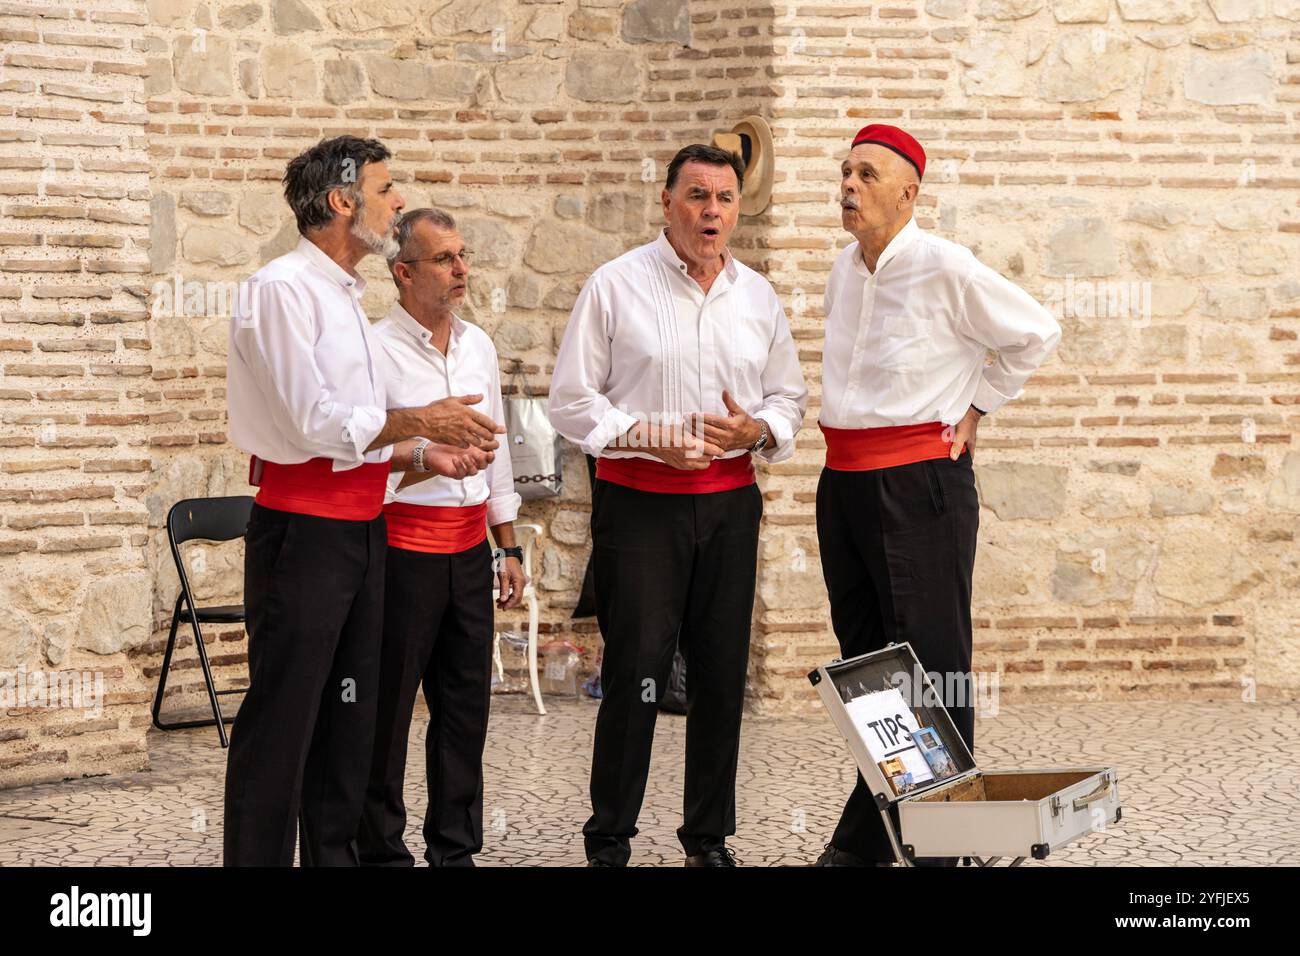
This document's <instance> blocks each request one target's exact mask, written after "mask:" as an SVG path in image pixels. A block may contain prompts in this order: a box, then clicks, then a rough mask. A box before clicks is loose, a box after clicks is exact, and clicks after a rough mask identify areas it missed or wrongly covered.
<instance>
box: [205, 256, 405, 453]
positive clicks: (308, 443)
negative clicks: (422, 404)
mask: <svg viewBox="0 0 1300 956" xmlns="http://www.w3.org/2000/svg"><path fill="white" fill-rule="evenodd" d="M365 287H366V281H365V279H362V278H361V277H360V276H357V275H353V274H352V273H350V272H348V271H347V270H346V269H344V268H343V267H342V266H340V265H339V264H338V263H337V262H335V261H334V260H333V259H331V258H330V257H329V256H327V255H326V254H325V253H324V252H322V251H321V250H320V248H319V247H318V246H317V245H316V244H315V243H313V242H310V241H309V240H307V239H300V240H299V241H298V245H297V247H296V248H295V249H294V250H293V251H292V252H288V253H286V254H285V255H282V256H280V257H279V258H278V259H273V260H271V261H270V262H268V263H267V264H266V265H264V266H263V267H262V268H261V269H259V270H258V271H257V272H255V273H254V274H253V276H252V277H251V278H250V279H248V280H247V282H246V283H245V284H244V285H243V287H242V288H241V290H240V293H239V295H238V296H237V297H236V302H235V305H234V307H233V308H232V310H231V312H232V315H231V320H230V350H229V355H228V357H227V361H226V402H227V404H228V406H229V411H230V438H231V441H233V442H234V443H235V445H236V446H237V447H239V448H241V449H242V450H244V451H246V452H248V453H250V454H253V455H256V456H257V457H258V458H260V459H262V460H263V461H270V462H275V463H276V464H280V465H297V464H301V463H302V462H305V461H309V460H311V459H312V458H332V459H333V460H334V470H335V471H346V470H348V469H350V468H356V467H357V466H359V465H360V464H361V463H362V462H363V461H366V462H375V463H377V462H383V461H388V460H389V458H391V457H392V454H393V448H392V446H391V445H385V446H384V447H383V448H376V449H375V450H374V451H371V452H367V451H366V447H367V446H368V445H369V444H370V443H371V442H372V441H374V440H375V438H376V437H377V436H378V435H379V433H380V432H381V431H382V430H383V428H384V421H385V418H386V417H387V411H386V409H387V407H388V403H387V398H386V393H385V388H384V377H383V372H382V369H381V368H378V367H376V364H375V351H376V343H375V341H374V339H373V333H372V332H371V329H370V320H369V319H367V318H366V315H365V313H364V312H362V311H361V293H362V292H363V291H364V290H365Z"/></svg>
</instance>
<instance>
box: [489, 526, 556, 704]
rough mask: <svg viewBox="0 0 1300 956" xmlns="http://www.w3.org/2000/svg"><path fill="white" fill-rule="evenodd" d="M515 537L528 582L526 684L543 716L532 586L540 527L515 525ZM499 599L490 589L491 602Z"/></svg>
mask: <svg viewBox="0 0 1300 956" xmlns="http://www.w3.org/2000/svg"><path fill="white" fill-rule="evenodd" d="M525 531H526V532H528V534H521V532H525ZM515 535H516V536H517V537H522V538H523V549H524V560H523V565H524V579H525V580H526V581H527V582H528V583H527V584H525V585H524V594H523V604H524V606H526V607H527V608H528V684H529V686H530V687H531V688H532V691H533V701H534V702H535V703H536V704H537V713H539V714H542V715H545V714H546V705H545V704H543V703H542V686H541V684H540V682H539V681H538V679H537V616H538V612H537V588H536V586H535V585H534V584H533V549H534V546H535V545H536V543H537V540H538V539H539V538H540V537H541V536H542V527H541V525H536V524H516V525H515ZM500 597H501V589H500V588H495V587H494V588H493V589H492V600H493V601H496V600H498V599H499V598H500ZM494 657H496V659H497V660H500V651H499V649H497V653H496V654H494Z"/></svg>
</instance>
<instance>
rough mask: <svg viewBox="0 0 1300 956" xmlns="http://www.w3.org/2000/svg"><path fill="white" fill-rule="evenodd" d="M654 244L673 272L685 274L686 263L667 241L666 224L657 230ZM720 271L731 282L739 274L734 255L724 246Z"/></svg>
mask: <svg viewBox="0 0 1300 956" xmlns="http://www.w3.org/2000/svg"><path fill="white" fill-rule="evenodd" d="M654 244H655V249H657V250H658V251H659V255H661V256H663V258H664V261H665V262H667V263H668V265H669V266H671V267H672V269H673V270H674V271H675V272H680V273H681V274H682V275H687V272H686V263H685V262H683V261H682V257H681V256H679V255H678V254H677V250H676V249H674V248H673V244H672V243H671V242H669V241H668V227H667V226H665V227H664V228H662V229H660V230H659V235H658V236H657V237H656V238H655V243H654ZM722 271H723V272H725V273H726V274H727V278H728V279H730V280H731V281H732V282H735V281H736V277H737V276H738V275H739V274H740V270H739V269H737V268H736V260H735V257H734V256H732V254H731V250H730V249H728V248H727V247H725V246H724V247H723V248H722ZM688 278H689V276H688Z"/></svg>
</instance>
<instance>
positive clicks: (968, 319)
mask: <svg viewBox="0 0 1300 956" xmlns="http://www.w3.org/2000/svg"><path fill="white" fill-rule="evenodd" d="M961 303H962V309H961V320H960V325H959V328H960V330H961V333H962V335H964V336H965V337H966V338H967V339H969V340H970V341H972V342H974V343H975V344H977V345H980V346H983V347H984V348H986V349H993V350H995V351H996V352H997V358H996V359H995V360H994V361H993V363H992V364H990V365H986V366H985V368H984V373H983V376H982V377H981V379H980V382H979V385H978V386H977V387H976V389H975V398H974V399H973V401H972V404H973V405H974V406H975V407H976V408H978V409H980V411H984V412H994V411H997V409H999V408H1001V407H1002V406H1003V405H1005V404H1006V403H1007V402H1009V401H1011V400H1012V399H1014V398H1017V397H1018V396H1019V395H1020V393H1021V391H1022V390H1023V389H1024V386H1025V383H1026V382H1027V381H1029V377H1030V376H1031V375H1033V374H1034V372H1035V371H1036V370H1037V369H1038V367H1039V366H1040V365H1042V364H1043V363H1044V362H1045V361H1047V359H1048V357H1049V356H1051V354H1052V351H1053V350H1054V349H1055V348H1056V346H1057V343H1058V342H1060V340H1061V326H1060V323H1058V322H1057V321H1056V317H1055V316H1053V315H1052V313H1051V312H1049V311H1048V310H1047V309H1046V308H1044V307H1043V306H1042V305H1041V304H1039V303H1038V302H1037V301H1035V300H1034V297H1033V296H1031V295H1030V294H1029V293H1028V292H1026V291H1025V290H1024V289H1022V288H1020V287H1019V286H1018V285H1016V284H1015V283H1014V282H1012V281H1010V280H1009V279H1007V278H1005V277H1003V276H1002V275H999V274H998V273H997V272H996V271H994V270H993V269H990V268H989V267H988V266H986V265H984V264H983V263H979V262H976V263H975V264H974V268H973V269H972V271H971V273H970V275H969V276H968V277H967V280H966V283H965V286H964V287H963V289H962V296H961Z"/></svg>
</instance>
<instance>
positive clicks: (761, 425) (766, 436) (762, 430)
mask: <svg viewBox="0 0 1300 956" xmlns="http://www.w3.org/2000/svg"><path fill="white" fill-rule="evenodd" d="M771 438H772V433H771V432H769V431H768V430H767V422H766V421H764V420H763V419H761V418H760V419H759V420H758V441H756V442H754V444H752V445H750V446H749V452H750V454H751V455H752V454H757V453H758V452H760V451H762V450H763V449H764V448H766V447H767V446H768V442H769V441H771Z"/></svg>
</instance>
